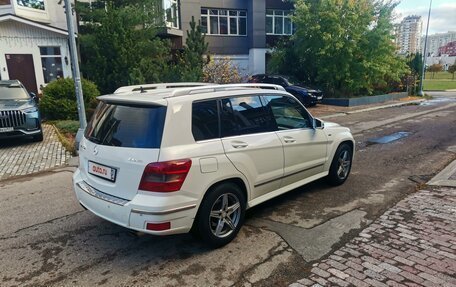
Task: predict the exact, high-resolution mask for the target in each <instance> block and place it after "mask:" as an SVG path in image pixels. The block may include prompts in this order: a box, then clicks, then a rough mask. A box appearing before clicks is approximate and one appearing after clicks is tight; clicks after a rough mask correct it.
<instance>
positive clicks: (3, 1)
mask: <svg viewBox="0 0 456 287" xmlns="http://www.w3.org/2000/svg"><path fill="white" fill-rule="evenodd" d="M1 5H11V2H10V0H0V6H1Z"/></svg>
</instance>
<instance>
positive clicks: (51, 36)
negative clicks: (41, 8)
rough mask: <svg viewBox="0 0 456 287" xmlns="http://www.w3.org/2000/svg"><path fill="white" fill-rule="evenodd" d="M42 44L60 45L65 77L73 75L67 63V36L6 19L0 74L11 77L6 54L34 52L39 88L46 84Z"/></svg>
mask: <svg viewBox="0 0 456 287" xmlns="http://www.w3.org/2000/svg"><path fill="white" fill-rule="evenodd" d="M40 46H58V47H60V51H61V54H62V55H61V57H62V69H63V75H64V77H71V65H70V64H68V65H67V64H65V57H67V58H68V62H70V55H69V49H68V44H67V36H66V35H62V34H58V33H54V32H50V31H47V30H44V29H40V28H37V27H33V26H29V25H26V24H22V23H18V22H15V21H6V22H2V23H0V75H1V78H2V79H3V80H7V79H9V74H8V67H7V65H6V59H5V54H32V56H33V64H34V66H35V76H36V81H37V90H38V91H39V87H40V85H43V86H44V85H45V83H44V76H43V70H42V65H41V55H40V49H39V47H40Z"/></svg>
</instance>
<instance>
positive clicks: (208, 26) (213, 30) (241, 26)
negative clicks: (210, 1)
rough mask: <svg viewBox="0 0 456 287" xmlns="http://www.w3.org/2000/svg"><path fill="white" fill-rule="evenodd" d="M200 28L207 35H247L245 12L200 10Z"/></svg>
mask: <svg viewBox="0 0 456 287" xmlns="http://www.w3.org/2000/svg"><path fill="white" fill-rule="evenodd" d="M201 28H202V30H203V33H207V34H209V35H233V36H246V35H247V12H246V11H245V10H225V9H209V8H202V9H201Z"/></svg>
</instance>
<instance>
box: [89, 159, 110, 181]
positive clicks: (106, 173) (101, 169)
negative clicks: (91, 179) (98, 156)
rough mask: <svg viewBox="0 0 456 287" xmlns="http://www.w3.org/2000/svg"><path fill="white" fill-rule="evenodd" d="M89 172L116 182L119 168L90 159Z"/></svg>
mask: <svg viewBox="0 0 456 287" xmlns="http://www.w3.org/2000/svg"><path fill="white" fill-rule="evenodd" d="M89 173H90V174H93V175H95V176H98V177H101V178H104V179H106V180H109V181H112V182H115V181H116V175H117V169H115V168H112V167H109V166H106V165H102V164H99V163H95V162H92V161H89Z"/></svg>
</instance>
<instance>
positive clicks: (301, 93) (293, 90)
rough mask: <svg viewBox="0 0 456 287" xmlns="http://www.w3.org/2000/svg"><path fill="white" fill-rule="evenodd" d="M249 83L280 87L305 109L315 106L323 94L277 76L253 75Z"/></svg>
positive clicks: (318, 90) (315, 89)
mask: <svg viewBox="0 0 456 287" xmlns="http://www.w3.org/2000/svg"><path fill="white" fill-rule="evenodd" d="M248 82H249V83H267V84H274V85H279V86H282V87H283V88H284V89H285V90H286V91H287V92H289V93H290V94H292V95H293V96H295V97H296V98H297V99H298V100H299V101H300V102H301V103H303V105H305V106H306V107H310V106H315V105H316V104H317V103H320V102H321V100H322V99H323V92H322V91H321V90H320V89H317V88H311V87H309V86H306V85H302V84H296V83H294V81H291V80H290V79H288V78H287V77H284V76H279V75H265V74H258V75H253V76H251V77H250V78H249V80H248Z"/></svg>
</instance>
